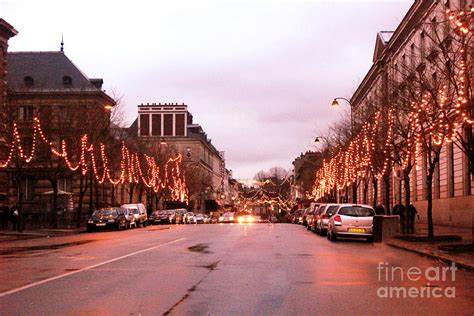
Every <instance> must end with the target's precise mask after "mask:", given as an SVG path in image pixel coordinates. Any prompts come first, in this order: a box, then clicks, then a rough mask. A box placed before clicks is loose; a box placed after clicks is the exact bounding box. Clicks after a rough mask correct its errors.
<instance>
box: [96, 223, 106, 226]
mask: <svg viewBox="0 0 474 316" xmlns="http://www.w3.org/2000/svg"><path fill="white" fill-rule="evenodd" d="M95 226H105V223H97V224H95Z"/></svg>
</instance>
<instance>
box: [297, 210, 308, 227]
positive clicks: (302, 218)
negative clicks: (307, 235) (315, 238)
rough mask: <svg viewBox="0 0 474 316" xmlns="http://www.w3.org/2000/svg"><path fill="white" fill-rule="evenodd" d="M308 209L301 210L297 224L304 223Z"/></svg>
mask: <svg viewBox="0 0 474 316" xmlns="http://www.w3.org/2000/svg"><path fill="white" fill-rule="evenodd" d="M306 210H307V208H305V209H303V210H300V212H299V214H298V221H297V222H296V224H299V225H303V222H304V220H305V218H306V216H305V213H306Z"/></svg>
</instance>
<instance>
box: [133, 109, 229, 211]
mask: <svg viewBox="0 0 474 316" xmlns="http://www.w3.org/2000/svg"><path fill="white" fill-rule="evenodd" d="M130 130H131V134H132V135H136V136H137V137H138V140H139V142H140V144H145V145H146V146H151V147H155V148H157V150H158V151H162V152H163V153H164V152H175V153H177V154H181V155H182V157H183V161H184V165H185V170H186V180H187V187H188V189H189V203H190V207H191V208H192V209H193V210H194V211H200V212H204V211H205V210H208V211H209V210H214V209H215V208H216V207H217V206H218V205H220V206H223V205H224V204H226V199H227V198H228V197H229V196H230V195H229V193H228V192H227V191H228V188H229V186H228V184H227V183H226V182H228V178H229V177H228V171H227V169H226V168H225V160H224V157H223V153H222V152H219V151H218V150H217V149H216V148H215V147H214V145H213V144H212V142H211V139H210V138H209V137H208V136H207V134H206V133H205V132H204V130H203V128H202V126H201V125H199V124H196V123H194V122H193V116H192V115H191V113H190V112H188V107H187V105H185V104H177V103H163V104H162V103H147V104H140V105H139V106H138V118H137V119H136V120H135V122H134V123H133V124H132V125H131V126H130Z"/></svg>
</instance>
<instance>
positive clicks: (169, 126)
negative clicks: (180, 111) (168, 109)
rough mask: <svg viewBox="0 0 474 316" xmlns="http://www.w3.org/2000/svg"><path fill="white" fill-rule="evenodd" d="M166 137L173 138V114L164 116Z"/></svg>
mask: <svg viewBox="0 0 474 316" xmlns="http://www.w3.org/2000/svg"><path fill="white" fill-rule="evenodd" d="M164 136H173V114H165V115H164Z"/></svg>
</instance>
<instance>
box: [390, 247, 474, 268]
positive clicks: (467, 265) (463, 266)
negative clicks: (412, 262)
mask: <svg viewBox="0 0 474 316" xmlns="http://www.w3.org/2000/svg"><path fill="white" fill-rule="evenodd" d="M386 244H387V245H388V246H390V247H393V248H397V249H402V250H406V251H410V252H413V253H416V254H418V255H420V256H423V257H428V258H430V259H434V260H440V261H443V262H444V263H449V264H450V263H453V262H454V264H456V266H457V267H458V268H462V269H464V270H468V271H474V265H470V264H465V263H461V262H459V261H456V260H452V259H450V258H448V257H444V256H439V255H435V254H432V253H429V252H423V251H420V250H416V249H412V248H408V247H405V246H402V245H398V244H394V243H390V242H387V243H386Z"/></svg>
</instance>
